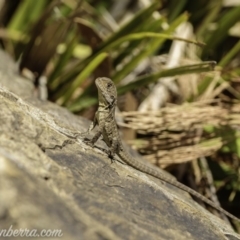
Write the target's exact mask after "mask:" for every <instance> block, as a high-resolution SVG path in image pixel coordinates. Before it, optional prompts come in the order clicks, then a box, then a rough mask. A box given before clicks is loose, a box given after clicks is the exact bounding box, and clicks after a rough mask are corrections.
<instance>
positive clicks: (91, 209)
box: [0, 52, 240, 240]
mask: <svg viewBox="0 0 240 240" xmlns="http://www.w3.org/2000/svg"><path fill="white" fill-rule="evenodd" d="M4 64H5V65H4ZM16 69H17V68H16V66H15V64H14V63H13V62H12V60H11V59H10V58H9V57H8V56H6V55H5V54H4V53H2V52H0V84H1V86H0V104H1V114H0V234H1V230H4V229H6V230H8V229H9V228H12V229H25V228H26V229H29V230H30V231H31V230H32V229H36V230H37V232H38V234H40V233H41V231H42V230H44V229H45V230H49V229H52V230H56V229H60V230H61V233H62V234H63V236H62V237H61V238H59V239H70V240H71V239H73V240H74V239H78V240H79V239H91V240H94V239H138V240H141V239H144V240H145V239H148V240H151V239H152V240H157V239H168V240H169V239H177V240H181V239H198V240H200V239H203V240H206V239H207V240H211V239H213V240H215V239H218V240H219V239H240V236H239V235H238V234H236V233H234V231H233V230H232V228H231V227H230V226H229V225H228V224H227V223H225V222H224V221H223V220H221V219H219V218H217V217H215V216H213V215H212V214H211V213H209V212H207V211H206V210H205V209H203V208H202V207H201V206H200V205H198V204H197V203H196V202H194V201H193V200H192V199H191V197H190V196H189V195H188V194H187V193H185V192H183V191H181V190H179V189H177V188H175V187H172V186H170V185H168V184H165V183H163V182H161V181H159V180H157V179H155V178H153V177H150V176H147V175H146V174H144V173H141V172H139V171H137V170H135V169H133V168H131V167H129V166H127V165H124V164H122V163H121V162H118V161H115V162H114V163H113V164H111V161H110V160H109V159H108V157H107V156H106V155H105V153H104V152H103V151H101V149H99V148H94V149H92V148H90V147H89V146H87V145H85V144H84V143H83V142H82V141H81V139H77V138H76V137H75V136H76V135H75V134H76V133H78V132H83V131H86V129H87V126H88V125H89V122H88V121H86V120H85V119H82V118H80V117H77V116H74V115H73V114H71V113H69V112H68V111H67V110H66V109H63V108H61V107H59V106H57V105H55V104H52V103H49V102H43V101H39V100H37V99H36V98H34V97H33V96H32V92H33V85H32V84H31V83H30V82H29V81H27V80H26V79H23V78H21V77H19V76H18V75H17V71H16ZM98 146H99V147H100V148H105V145H104V144H103V143H102V142H101V141H99V143H98ZM132 154H134V155H135V154H136V153H134V152H133V153H132ZM135 156H137V155H135ZM137 157H138V156H137ZM138 158H139V159H140V157H138ZM140 161H142V160H140ZM162 173H163V174H167V173H165V172H164V171H162ZM0 239H1V237H0ZM7 239H16V238H14V237H12V238H11V237H8V238H7ZM23 239H24V238H23ZM28 239H29V238H28ZM41 239H58V237H56V238H54V237H53V236H52V237H44V236H42V238H41Z"/></svg>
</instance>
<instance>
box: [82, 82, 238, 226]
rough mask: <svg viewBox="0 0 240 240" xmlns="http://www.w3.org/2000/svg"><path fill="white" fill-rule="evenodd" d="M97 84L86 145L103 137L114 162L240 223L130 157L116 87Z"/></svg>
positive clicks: (203, 198) (111, 84)
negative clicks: (119, 124) (118, 117)
mask: <svg viewBox="0 0 240 240" xmlns="http://www.w3.org/2000/svg"><path fill="white" fill-rule="evenodd" d="M95 84H96V87H97V89H98V109H97V111H96V113H95V116H94V120H93V122H92V123H91V125H90V127H89V129H88V130H87V132H85V133H83V134H82V137H84V140H83V141H84V142H85V143H86V144H88V145H90V146H92V147H94V144H95V143H96V142H97V140H98V139H99V138H100V136H102V137H103V140H104V142H105V143H106V145H107V146H108V148H109V151H108V155H109V157H110V158H111V159H112V160H113V158H114V156H115V155H117V156H118V157H119V158H120V159H121V160H123V161H124V162H125V163H127V164H128V165H130V166H131V167H133V168H135V169H137V170H139V171H141V172H143V173H146V174H148V175H151V176H153V177H155V178H157V179H160V180H162V181H163V182H166V183H168V184H170V185H173V186H175V187H177V188H179V189H181V190H183V191H185V192H187V193H189V194H191V195H192V196H194V197H196V198H198V199H200V200H201V201H203V202H205V203H206V204H208V205H210V206H211V207H213V208H214V209H216V210H218V211H219V212H221V213H223V214H225V215H226V216H228V217H229V218H231V219H234V220H236V221H238V222H240V219H239V218H237V217H235V216H234V215H232V214H231V213H229V212H227V211H226V210H224V209H223V208H221V207H220V206H218V205H216V204H215V203H214V202H212V201H211V200H210V199H208V198H206V197H205V196H203V195H202V194H200V193H198V192H196V191H195V190H193V189H191V188H189V187H187V186H186V185H184V184H182V183H180V182H178V181H177V180H174V179H171V178H170V177H166V176H164V175H163V174H162V173H161V172H160V171H158V170H157V169H154V168H153V167H150V166H148V165H146V164H144V163H141V162H140V161H138V160H136V159H134V158H133V157H132V156H130V154H128V153H127V151H126V150H125V149H124V147H123V143H122V141H121V138H120V135H119V132H118V127H117V123H116V120H115V108H116V106H117V89H116V86H115V84H114V83H113V81H112V80H111V79H109V78H106V77H99V78H97V79H96V80H95ZM96 126H98V130H97V131H96V133H95V134H94V136H93V137H92V139H87V138H86V137H85V136H86V135H88V134H89V133H90V132H91V131H92V130H93V129H94V128H95V127H96Z"/></svg>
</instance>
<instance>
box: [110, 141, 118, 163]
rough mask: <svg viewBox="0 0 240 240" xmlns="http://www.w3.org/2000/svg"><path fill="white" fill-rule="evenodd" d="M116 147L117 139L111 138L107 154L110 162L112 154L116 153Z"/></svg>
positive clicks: (112, 157) (112, 159)
mask: <svg viewBox="0 0 240 240" xmlns="http://www.w3.org/2000/svg"><path fill="white" fill-rule="evenodd" d="M118 147H119V144H118V140H117V139H115V138H113V139H112V142H111V146H110V149H109V154H108V156H109V158H110V159H111V162H112V163H113V162H114V156H115V154H116V153H117V150H118Z"/></svg>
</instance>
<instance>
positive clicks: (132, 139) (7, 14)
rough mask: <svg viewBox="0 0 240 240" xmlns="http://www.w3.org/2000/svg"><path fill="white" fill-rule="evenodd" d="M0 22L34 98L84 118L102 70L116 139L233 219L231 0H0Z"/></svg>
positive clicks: (236, 197) (238, 121)
mask: <svg viewBox="0 0 240 240" xmlns="http://www.w3.org/2000/svg"><path fill="white" fill-rule="evenodd" d="M0 24H1V26H0V40H1V41H0V43H1V47H2V49H4V51H6V52H8V53H9V54H10V55H11V56H12V57H13V58H15V60H16V61H18V62H19V72H20V74H22V75H24V76H26V77H28V78H30V79H31V80H32V81H33V82H34V84H35V86H36V89H37V94H38V97H39V98H41V99H43V100H46V99H48V100H50V101H54V102H56V103H58V104H59V105H62V106H64V107H66V108H68V109H69V110H70V111H72V112H74V113H76V114H78V115H82V116H85V117H88V118H89V119H92V118H93V116H94V112H95V110H96V104H97V94H96V87H95V86H94V79H95V78H96V77H99V76H105V77H110V78H111V79H112V80H113V81H114V82H115V83H116V85H117V88H118V93H119V108H120V110H121V111H118V113H117V121H118V123H119V126H121V127H122V132H123V138H124V139H125V140H126V141H127V142H128V143H129V144H131V145H132V146H133V147H134V148H136V149H137V150H138V151H139V152H140V153H141V154H143V155H145V157H146V159H148V160H149V161H150V162H152V163H153V164H156V165H158V166H160V167H163V168H166V169H167V170H169V171H171V172H172V173H173V174H174V175H175V176H176V177H177V179H178V180H179V181H181V182H184V184H187V185H189V186H191V187H192V188H194V189H196V190H197V191H199V192H201V193H202V194H204V195H206V196H208V197H209V198H211V199H212V200H213V201H215V202H216V201H218V200H217V199H216V195H217V196H218V199H219V202H220V204H221V205H222V206H223V208H225V209H226V210H228V211H229V212H231V213H233V214H234V215H236V216H237V217H238V218H240V131H239V129H240V114H239V113H240V102H239V99H240V92H239V90H240V88H239V87H240V85H239V82H240V77H239V73H240V54H239V50H240V39H239V37H240V31H239V28H240V2H239V0H195V1H192V0H180V1H179V0H168V1H167V0H162V1H161V0H156V1H153V0H152V1H151V0H133V1H130V0H122V1H114V0H112V1H111V0H108V1H107V0H61V1H60V0H53V1H49V0H39V1H32V0H15V1H7V0H5V1H4V0H1V1H0ZM238 231H239V232H240V230H239V228H238Z"/></svg>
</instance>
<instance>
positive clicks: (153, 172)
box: [118, 151, 240, 222]
mask: <svg viewBox="0 0 240 240" xmlns="http://www.w3.org/2000/svg"><path fill="white" fill-rule="evenodd" d="M118 155H119V157H120V158H121V159H122V160H123V161H124V162H126V163H127V164H129V165H130V166H131V167H133V168H135V169H137V170H139V171H141V172H144V173H146V174H148V175H151V176H153V177H155V178H158V179H160V180H162V181H164V182H167V183H169V184H171V185H173V186H175V187H177V188H180V189H182V190H183V191H185V192H187V193H190V194H191V195H192V196H194V197H197V198H198V199H200V200H202V201H203V202H205V203H207V204H208V205H210V206H211V207H213V208H214V209H216V210H218V211H219V212H221V213H224V214H225V215H226V216H228V217H229V218H231V219H234V220H236V221H238V222H240V219H239V218H237V217H235V216H233V215H232V214H231V213H229V212H227V211H225V210H224V209H223V208H221V207H220V206H217V205H216V204H215V203H214V202H212V201H211V200H209V199H208V198H206V197H204V196H203V195H201V194H200V193H198V192H196V191H195V190H193V189H191V188H189V187H187V186H185V185H183V184H182V183H179V182H177V181H176V180H174V179H171V178H168V177H166V176H164V175H162V173H161V172H160V171H158V170H157V169H154V168H151V167H149V166H146V165H145V164H142V163H141V162H139V161H137V160H136V159H134V158H132V157H131V156H130V155H129V154H127V153H125V152H124V151H120V152H119V154H118Z"/></svg>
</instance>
